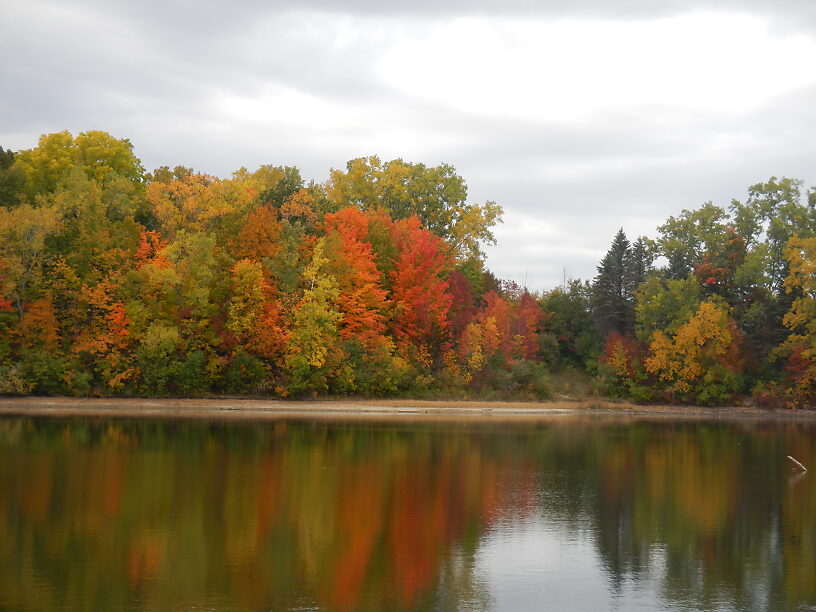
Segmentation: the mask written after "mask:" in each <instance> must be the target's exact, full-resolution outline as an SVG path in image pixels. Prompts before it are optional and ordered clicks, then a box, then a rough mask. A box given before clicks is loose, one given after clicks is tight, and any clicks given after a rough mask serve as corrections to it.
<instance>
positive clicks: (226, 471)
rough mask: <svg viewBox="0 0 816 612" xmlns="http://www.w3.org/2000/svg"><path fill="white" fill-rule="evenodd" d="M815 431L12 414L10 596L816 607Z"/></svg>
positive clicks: (2, 510) (7, 517)
mask: <svg viewBox="0 0 816 612" xmlns="http://www.w3.org/2000/svg"><path fill="white" fill-rule="evenodd" d="M814 433H816V429H814V427H813V426H812V425H805V424H801V423H772V424H750V425H745V424H727V423H692V422H682V423H677V422H675V423H672V422H668V421H660V422H643V421H641V422H634V421H629V422H621V421H611V420H610V421H600V420H584V421H580V420H569V419H562V420H554V421H550V422H548V423H539V424H529V423H528V424H517V425H476V424H471V425H459V426H456V425H439V424H374V423H369V424H365V423H345V424H344V423H334V424H327V423H298V422H278V423H274V424H238V425H236V424H212V423H196V422H183V421H179V422H149V421H120V420H82V419H75V420H62V421H56V420H33V419H19V418H16V419H0V494H1V495H2V501H0V609H14V610H42V609H49V610H116V609H118V610H129V609H139V610H191V609H214V610H281V609H295V608H299V609H321V610H382V609H389V608H390V609H396V610H399V609H420V610H424V609H428V610H430V609H433V610H440V609H442V610H444V609H451V610H453V609H457V610H485V609H499V610H520V609H556V610H557V609H571V610H597V609H618V610H628V609H680V610H685V609H707V610H721V609H722V610H731V609H739V610H742V609H744V610H755V609H793V610H796V609H800V608H801V609H806V607H808V606H813V605H816V485H814V481H813V477H812V475H810V474H805V475H793V476H792V473H791V471H790V466H789V465H788V462H787V460H786V455H788V454H792V455H794V456H796V457H797V458H799V459H800V460H801V461H802V462H803V463H804V464H805V465H816V461H814V459H816V457H815V456H814V455H816V452H814V447H813V434H814Z"/></svg>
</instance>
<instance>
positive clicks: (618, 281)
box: [592, 228, 645, 337]
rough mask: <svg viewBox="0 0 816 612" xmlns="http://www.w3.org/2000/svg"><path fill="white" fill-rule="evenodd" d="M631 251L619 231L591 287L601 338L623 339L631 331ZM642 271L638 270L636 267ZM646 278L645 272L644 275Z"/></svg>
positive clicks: (632, 305) (632, 306)
mask: <svg viewBox="0 0 816 612" xmlns="http://www.w3.org/2000/svg"><path fill="white" fill-rule="evenodd" d="M632 259H633V258H632V250H631V246H630V243H629V239H628V238H627V237H626V234H625V233H624V232H623V228H621V229H620V230H618V233H617V234H616V235H615V238H614V239H613V240H612V246H611V247H610V249H609V251H607V253H606V255H605V256H604V258H603V259H602V260H601V263H600V265H599V266H598V275H597V276H596V277H595V280H594V281H593V283H592V310H593V313H594V315H595V320H596V321H597V323H598V329H599V330H600V332H601V336H602V337H605V336H606V335H608V334H609V333H611V332H615V331H616V332H618V333H621V334H624V335H629V334H631V333H632V330H633V327H634V325H633V324H634V294H633V287H632V283H633V281H634V276H635V275H633V274H632V270H631V268H632V263H633V262H632ZM638 267H641V266H638ZM643 273H644V274H645V270H644V271H643Z"/></svg>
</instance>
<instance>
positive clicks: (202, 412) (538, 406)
mask: <svg viewBox="0 0 816 612" xmlns="http://www.w3.org/2000/svg"><path fill="white" fill-rule="evenodd" d="M2 415H6V416H11V415H16V416H50V417H74V416H93V417H128V418H140V417H144V418H197V419H243V420H280V419H302V420H314V419H337V420H342V419H356V420H361V419H364V420H409V419H410V420H418V419H419V420H446V421H463V420H467V421H519V420H533V421H541V420H550V419H555V418H557V419H562V418H565V417H585V418H587V417H589V418H621V417H630V418H648V419H654V418H673V419H677V418H681V419H717V420H721V419H729V420H735V419H736V420H757V419H758V420H766V419H773V420H777V419H792V420H812V421H816V412H805V411H790V410H765V409H760V408H753V407H728V408H703V407H699V406H640V405H636V404H627V403H617V402H610V401H601V400H586V401H549V402H482V401H424V400H404V399H403V400H325V401H282V400H259V399H232V398H229V399H143V398H139V399H133V398H130V399H95V398H94V399H91V398H82V399H80V398H67V397H26V398H0V416H2Z"/></svg>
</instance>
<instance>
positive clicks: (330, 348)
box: [285, 238, 343, 393]
mask: <svg viewBox="0 0 816 612" xmlns="http://www.w3.org/2000/svg"><path fill="white" fill-rule="evenodd" d="M324 246H325V239H324V238H321V239H320V240H318V241H317V243H316V244H315V248H314V253H313V254H312V260H311V262H310V263H309V265H308V266H307V267H306V271H305V275H304V277H305V281H306V283H307V286H308V288H307V289H306V290H305V291H304V292H303V298H302V299H301V300H300V303H299V304H298V307H297V309H296V312H295V317H294V321H293V322H292V329H291V332H290V335H289V342H288V345H287V348H286V359H285V363H286V368H287V370H288V372H289V374H290V376H291V383H290V386H289V391H290V392H292V393H303V392H312V393H317V392H323V391H326V390H328V386H329V382H330V380H331V379H332V378H333V377H334V376H335V375H336V374H337V373H338V371H339V369H340V366H341V364H342V361H343V359H342V347H341V346H340V331H339V328H340V323H341V321H342V319H343V315H342V314H341V313H340V312H339V311H338V310H337V308H336V306H335V303H336V301H337V296H338V294H339V290H338V288H337V281H336V280H335V279H334V277H333V276H331V275H329V274H326V273H324V272H323V271H322V269H323V267H324V266H325V265H326V264H327V263H328V261H329V260H328V258H327V257H325V256H324V255H323V250H324Z"/></svg>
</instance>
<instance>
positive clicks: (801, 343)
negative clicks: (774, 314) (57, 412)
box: [783, 236, 816, 408]
mask: <svg viewBox="0 0 816 612" xmlns="http://www.w3.org/2000/svg"><path fill="white" fill-rule="evenodd" d="M785 259H787V261H788V263H789V264H790V273H789V274H788V277H787V278H786V279H785V291H787V292H788V293H791V292H794V291H796V292H797V293H798V295H799V297H798V298H796V299H795V300H794V301H793V304H792V305H791V308H790V310H789V311H788V313H787V314H786V315H785V318H784V319H783V323H784V324H785V327H787V328H788V329H789V330H790V331H791V335H790V336H789V337H788V339H787V340H786V341H785V343H784V345H783V349H785V350H788V351H790V360H789V367H788V369H789V370H790V372H791V375H792V376H791V378H792V380H791V384H790V388H789V393H790V402H791V405H793V406H798V407H805V406H808V407H811V408H812V407H816V237H812V238H800V237H799V236H794V237H793V238H791V239H790V240H789V241H788V244H787V246H786V248H785Z"/></svg>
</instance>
